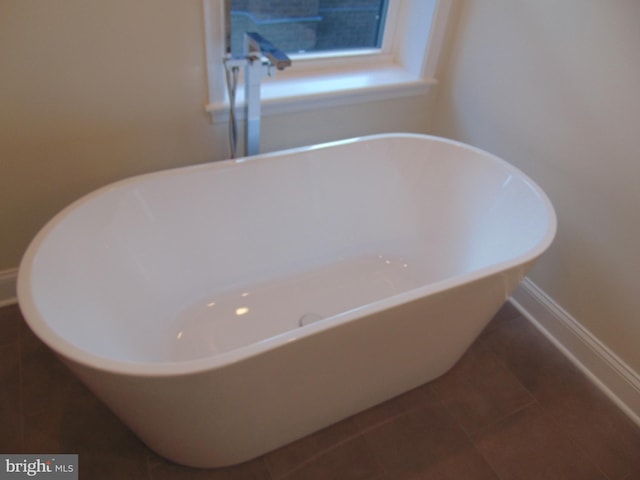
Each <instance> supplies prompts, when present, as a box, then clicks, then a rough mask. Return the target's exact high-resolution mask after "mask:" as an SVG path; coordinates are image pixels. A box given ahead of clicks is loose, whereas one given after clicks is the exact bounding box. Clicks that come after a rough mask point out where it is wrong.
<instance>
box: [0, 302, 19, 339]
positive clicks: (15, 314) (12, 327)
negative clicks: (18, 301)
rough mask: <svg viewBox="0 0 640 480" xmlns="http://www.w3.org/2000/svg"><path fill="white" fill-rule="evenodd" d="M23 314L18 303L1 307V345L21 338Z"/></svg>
mask: <svg viewBox="0 0 640 480" xmlns="http://www.w3.org/2000/svg"><path fill="white" fill-rule="evenodd" d="M22 323H23V320H22V315H21V314H20V310H19V309H18V305H10V306H8V307H2V308H0V325H1V326H2V328H0V346H2V345H6V344H7V343H13V342H17V341H19V340H20V331H21V329H22Z"/></svg>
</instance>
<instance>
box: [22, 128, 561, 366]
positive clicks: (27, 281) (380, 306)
mask: <svg viewBox="0 0 640 480" xmlns="http://www.w3.org/2000/svg"><path fill="white" fill-rule="evenodd" d="M384 138H416V139H424V140H429V141H435V142H438V143H446V144H450V145H453V146H456V147H459V148H462V149H464V150H469V151H471V152H473V153H475V154H479V155H481V156H485V157H487V158H489V159H490V160H491V161H493V162H496V163H499V164H501V165H502V166H503V167H504V168H505V169H506V170H507V171H510V172H511V173H514V174H516V175H517V176H518V177H519V178H521V179H522V180H523V181H524V182H525V183H526V184H527V185H528V186H529V187H530V188H531V189H532V191H533V192H535V194H536V195H537V197H538V198H539V199H540V201H541V202H542V203H543V205H544V207H545V210H546V212H547V216H548V223H547V229H546V232H545V234H544V235H543V237H542V238H541V240H540V241H539V242H538V244H536V245H535V246H534V247H533V248H531V249H529V250H528V251H525V252H523V253H522V254H521V255H519V256H517V257H514V258H512V259H509V260H506V261H503V262H499V263H495V264H493V265H489V266H487V267H484V268H480V269H477V270H474V271H472V272H467V273H464V274H461V275H456V276H454V277H450V278H446V279H443V280H441V281H438V282H434V283H431V284H427V285H423V286H420V287H418V288H414V289H411V290H408V291H405V292H402V293H399V294H396V295H392V296H389V297H386V298H383V299H380V300H377V301H375V302H372V303H369V304H366V305H362V306H359V307H356V308H354V309H351V310H347V311H345V312H341V313H339V314H337V315H333V316H330V317H327V318H324V319H322V320H320V321H318V322H314V323H312V324H309V325H306V326H303V327H298V328H295V329H292V330H289V331H287V332H283V333H280V334H278V335H274V336H272V337H269V338H266V339H263V340H260V341H258V342H254V343H251V344H248V345H244V346H242V347H238V348H236V349H233V350H230V351H228V352H222V353H218V354H216V355H213V356H209V357H204V358H199V359H193V360H182V361H166V362H151V361H148V362H137V361H128V360H116V359H113V358H109V357H104V356H101V355H96V354H94V353H92V352H90V351H88V350H85V349H83V348H80V347H79V346H76V345H75V344H74V343H72V342H71V341H69V340H67V339H66V338H65V337H64V336H62V335H60V334H59V333H58V332H57V331H56V330H55V329H54V328H53V327H51V326H50V325H49V323H48V322H47V321H46V320H45V317H44V315H43V314H41V312H40V310H39V308H38V307H37V305H36V303H35V300H34V298H33V295H32V291H31V288H30V286H31V279H32V275H33V271H32V268H33V264H34V260H35V258H36V255H37V254H38V251H39V246H40V245H41V244H42V243H43V242H44V241H45V240H46V238H47V236H48V234H49V232H50V231H52V230H53V229H54V228H56V227H57V225H58V224H59V223H60V222H61V221H62V220H63V219H64V218H65V217H66V216H67V215H68V214H69V213H70V212H71V211H73V210H75V209H76V208H78V207H80V206H81V205H82V204H84V203H88V202H90V201H91V200H92V199H93V198H95V197H98V196H101V195H103V194H105V193H107V192H110V191H114V190H117V189H120V188H123V187H126V186H127V185H128V184H130V183H137V182H140V181H141V180H142V179H144V178H149V177H159V176H167V175H171V174H173V173H175V172H176V171H180V172H184V173H187V172H193V171H198V170H212V169H220V168H231V167H233V166H235V165H240V164H245V163H246V164H249V163H251V162H254V161H261V160H267V159H273V158H277V157H281V156H290V155H295V154H301V153H305V152H310V151H313V150H319V149H327V148H335V147H339V146H342V145H347V144H350V143H357V142H366V141H371V140H376V139H384ZM556 231H557V216H556V213H555V210H554V208H553V205H552V203H551V201H550V200H549V198H548V197H547V195H546V193H545V192H544V191H543V190H542V189H541V188H540V187H539V186H538V185H537V184H536V183H535V182H534V181H533V180H532V179H531V178H530V177H529V176H528V175H526V174H525V173H524V172H522V171H521V170H520V169H518V168H517V167H515V166H513V165H512V164H510V163H509V162H507V161H506V160H504V159H502V158H500V157H498V156H497V155H494V154H492V153H489V152H487V151H485V150H483V149H481V148H478V147H475V146H472V145H469V144H466V143H464V142H460V141H457V140H453V139H448V138H444V137H439V136H435V135H426V134H416V133H384V134H374V135H366V136H359V137H353V138H347V139H342V140H336V141H331V142H324V143H319V144H316V145H311V146H304V147H297V148H291V149H286V150H280V151H275V152H269V153H264V154H260V155H256V156H252V157H241V158H238V159H227V160H222V161H218V162H211V163H205V164H198V165H189V166H183V167H175V168H171V169H166V170H160V171H157V172H150V173H145V174H141V175H135V176H132V177H128V178H125V179H122V180H119V181H116V182H113V183H110V184H108V185H105V186H103V187H100V188H98V189H96V190H94V191H92V192H90V193H88V194H86V195H84V196H82V197H80V198H79V199H77V200H75V201H74V202H72V203H71V204H69V205H68V206H67V207H65V208H63V209H62V210H61V211H60V212H59V213H57V214H56V215H55V216H54V217H52V218H51V219H50V220H49V221H48V222H47V223H46V224H45V225H44V226H43V227H42V228H41V230H40V231H39V232H38V233H37V234H36V236H35V237H34V238H33V240H32V241H31V243H30V244H29V246H28V248H27V250H26V251H25V254H24V255H23V257H22V260H21V262H20V266H19V269H18V280H17V297H18V304H19V307H20V309H21V311H22V313H23V316H24V318H25V321H26V323H27V324H28V325H29V327H30V329H31V330H32V331H33V332H34V333H35V334H36V335H37V336H38V337H39V338H40V339H41V340H42V341H43V342H44V343H45V344H46V345H47V346H49V347H50V348H51V349H52V350H53V351H54V352H55V353H56V354H58V355H60V356H62V357H64V358H66V359H68V360H71V361H72V362H74V363H78V364H81V365H84V366H86V367H89V368H93V369H96V370H100V371H104V372H110V373H114V374H125V375H136V376H142V377H166V376H181V375H190V374H196V373H199V372H203V371H209V370H214V369H217V368H222V367H224V366H227V365H230V364H233V363H237V362H241V361H243V360H246V359H248V358H250V357H253V356H256V355H259V354H261V353H263V352H266V351H269V350H272V349H275V348H277V347H278V346H281V345H285V344H287V343H290V342H294V341H298V340H301V339H303V338H305V337H307V336H310V335H315V334H318V333H321V332H323V331H325V330H329V329H333V328H337V327H339V326H340V325H341V324H343V323H346V322H351V321H355V320H357V319H359V318H361V317H364V316H369V315H374V314H376V313H378V312H381V311H383V310H386V309H389V308H392V307H394V306H397V305H400V304H403V303H409V302H412V301H415V300H418V299H419V298H422V297H425V296H428V295H435V294H437V293H440V292H442V291H445V290H448V289H452V288H456V287H459V286H462V285H465V284H468V283H472V282H475V281H479V280H481V279H483V278H485V277H488V276H490V275H494V274H499V273H502V272H506V271H509V270H511V269H514V268H518V267H520V266H524V265H526V264H530V263H533V262H535V260H537V258H539V257H540V256H541V255H542V254H543V253H544V252H545V251H546V250H547V248H548V247H549V246H550V245H551V243H552V242H553V239H554V238H555V235H556Z"/></svg>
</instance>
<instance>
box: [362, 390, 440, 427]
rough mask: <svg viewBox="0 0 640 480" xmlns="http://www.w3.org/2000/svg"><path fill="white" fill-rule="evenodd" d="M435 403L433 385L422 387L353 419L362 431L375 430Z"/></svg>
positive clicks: (365, 411)
mask: <svg viewBox="0 0 640 480" xmlns="http://www.w3.org/2000/svg"><path fill="white" fill-rule="evenodd" d="M432 401H433V394H432V392H431V385H429V384H427V385H422V386H420V387H418V388H414V389H413V390H410V391H408V392H406V393H403V394H401V395H398V396H397V397H395V398H392V399H391V400H388V401H386V402H383V403H381V404H379V405H376V406H375V407H371V408H369V409H367V410H364V411H363V412H360V413H358V414H356V415H354V416H353V417H352V419H353V421H354V422H355V423H356V425H357V426H358V428H359V429H360V431H364V430H367V429H369V428H374V427H376V426H378V425H380V424H382V423H385V422H388V421H390V420H392V419H393V418H395V417H397V416H399V415H404V414H406V413H407V412H409V411H411V410H415V409H418V408H422V407H424V406H427V405H429V403H430V402H432Z"/></svg>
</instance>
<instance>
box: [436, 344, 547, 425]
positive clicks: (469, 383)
mask: <svg viewBox="0 0 640 480" xmlns="http://www.w3.org/2000/svg"><path fill="white" fill-rule="evenodd" d="M431 385H432V388H433V390H434V391H435V393H436V395H437V396H438V398H439V399H440V401H442V402H443V403H444V405H445V406H446V407H447V409H448V410H449V412H450V413H451V415H452V416H453V417H454V418H455V419H456V420H457V422H458V423H459V424H460V425H461V426H462V428H463V429H464V430H465V431H466V432H467V433H473V432H475V431H476V430H478V429H480V428H483V427H485V426H487V425H489V424H490V423H493V422H495V421H497V420H500V419H501V418H504V417H505V416H507V415H509V414H511V413H513V412H515V411H517V410H519V409H521V408H523V407H524V406H526V405H529V404H531V403H532V402H534V401H535V400H534V398H533V397H532V396H531V394H530V393H529V392H528V391H527V389H525V388H524V387H523V386H522V384H521V383H520V382H519V381H518V379H517V378H516V377H514V376H513V375H512V374H511V372H509V370H508V369H507V368H506V366H505V365H504V364H503V363H502V362H501V361H500V360H499V359H498V358H497V357H496V356H495V355H494V354H493V353H492V352H491V351H490V350H489V348H488V347H486V346H485V345H484V344H483V343H481V342H476V343H475V344H474V345H472V346H471V348H470V349H469V350H468V351H467V352H466V353H465V355H464V356H463V357H462V358H461V359H460V361H459V362H458V363H457V364H456V365H455V366H454V367H453V368H452V369H451V370H450V371H449V372H447V373H446V374H445V375H443V376H442V377H440V378H438V379H437V380H435V381H434V382H432V384H431Z"/></svg>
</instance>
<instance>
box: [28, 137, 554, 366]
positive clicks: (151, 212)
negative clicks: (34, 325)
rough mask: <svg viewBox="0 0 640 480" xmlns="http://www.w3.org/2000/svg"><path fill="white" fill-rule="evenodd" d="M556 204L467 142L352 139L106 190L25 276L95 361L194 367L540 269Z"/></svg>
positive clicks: (67, 338) (41, 309) (48, 232)
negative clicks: (425, 293)
mask: <svg viewBox="0 0 640 480" xmlns="http://www.w3.org/2000/svg"><path fill="white" fill-rule="evenodd" d="M543 197H544V195H543V194H541V192H540V191H539V190H538V189H537V187H536V186H535V185H533V184H532V183H531V182H530V180H528V179H527V178H526V177H524V176H523V175H522V174H521V173H520V172H518V171H517V170H515V169H514V168H512V167H510V166H509V165H508V164H506V163H505V162H503V161H501V160H499V159H497V158H495V157H492V156H489V155H487V154H485V153H483V152H480V151H477V150H475V149H471V148H468V147H466V146H463V145H460V144H456V143H452V142H441V141H435V140H431V139H425V138H423V137H418V136H381V137H379V138H374V139H369V140H367V141H348V142H341V143H336V144H331V145H326V146H322V147H319V148H307V149H300V150H295V151H291V152H288V153H279V154H275V155H262V156H258V157H254V158H252V159H249V160H246V161H239V162H230V161H229V162H221V163H219V164H212V165H205V166H198V167H190V168H185V169H178V170H172V171H167V172H159V173H156V174H151V175H146V176H142V177H137V178H133V179H130V180H126V181H123V182H119V183H116V184H114V185H112V186H109V187H106V188H104V189H102V190H99V191H97V192H94V193H93V194H91V195H89V196H88V197H85V198H84V199H81V200H80V201H79V202H77V203H76V204H75V205H72V206H71V207H69V208H68V209H66V210H65V211H63V212H62V213H61V214H60V215H58V216H57V217H56V218H55V219H54V220H52V222H50V223H49V224H48V225H47V227H45V229H44V230H43V232H41V233H40V234H39V236H38V237H37V238H36V240H35V241H34V243H33V244H32V246H31V247H30V252H28V254H27V256H26V257H25V258H26V259H27V260H26V261H31V262H32V264H31V265H30V268H29V269H28V273H25V274H24V276H25V278H24V279H22V280H24V281H25V282H28V284H29V295H30V297H31V298H30V299H31V304H32V305H33V308H34V311H35V313H36V315H31V317H34V318H35V320H33V321H34V322H38V321H41V322H42V323H46V328H48V329H50V333H51V335H52V336H53V337H55V338H56V339H61V341H64V342H69V343H70V344H71V345H73V346H74V347H75V348H77V349H79V350H80V351H87V352H92V354H93V355H97V356H99V357H104V358H108V359H113V360H117V361H124V362H138V363H148V362H150V363H154V362H179V361H189V360H195V359H199V358H205V357H208V356H212V355H215V354H219V353H223V352H228V351H231V350H234V349H238V348H241V347H243V346H246V345H249V344H255V343H256V342H261V341H264V340H265V339H269V338H273V337H274V336H277V335H281V334H283V333H285V332H291V331H298V332H303V331H304V329H305V328H310V324H313V325H317V324H318V323H321V322H323V321H324V320H326V319H328V318H331V317H334V316H336V315H339V314H343V313H344V312H348V311H354V310H357V309H361V310H362V309H366V308H367V307H370V306H371V305H376V304H379V303H380V302H392V299H393V298H395V297H397V296H398V295H401V294H403V293H406V292H411V291H416V290H419V289H424V288H426V287H428V286H433V285H437V284H443V282H445V283H446V282H451V281H452V280H455V279H456V278H463V277H465V275H466V276H469V275H473V274H474V273H478V272H482V271H483V270H487V269H489V270H491V269H494V270H495V269H498V268H506V267H507V266H509V265H512V264H517V263H522V262H524V261H528V260H530V259H531V258H532V257H533V256H535V255H536V254H538V253H541V252H538V250H539V249H540V245H541V243H542V242H543V240H544V239H545V237H546V236H548V235H549V224H550V218H549V215H550V213H549V208H548V206H547V204H546V200H545V199H544V198H543ZM21 270H22V269H21ZM21 273H22V272H21ZM27 277H28V278H27ZM52 341H53V339H52Z"/></svg>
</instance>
